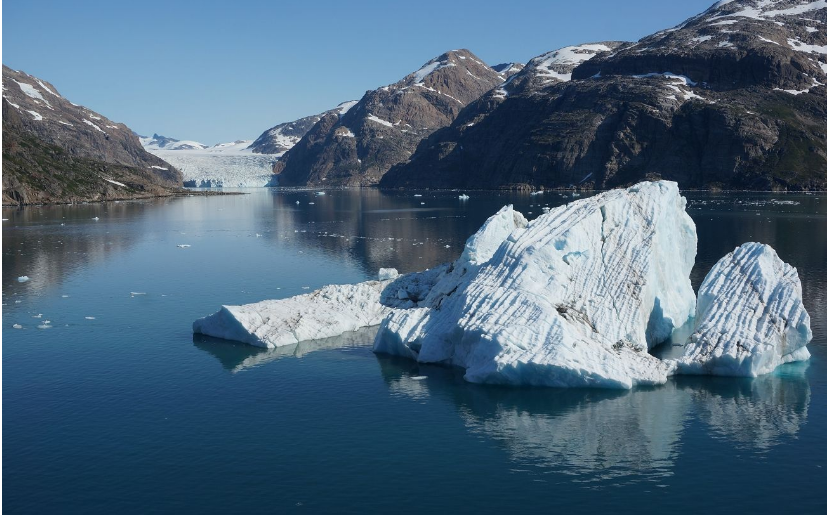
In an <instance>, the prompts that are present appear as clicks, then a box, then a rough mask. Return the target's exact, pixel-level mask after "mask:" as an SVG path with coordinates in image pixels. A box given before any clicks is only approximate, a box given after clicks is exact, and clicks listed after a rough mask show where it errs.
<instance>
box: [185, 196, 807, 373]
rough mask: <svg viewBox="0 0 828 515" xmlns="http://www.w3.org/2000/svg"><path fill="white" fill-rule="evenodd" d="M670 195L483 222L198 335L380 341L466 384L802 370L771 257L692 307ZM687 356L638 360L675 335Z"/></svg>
mask: <svg viewBox="0 0 828 515" xmlns="http://www.w3.org/2000/svg"><path fill="white" fill-rule="evenodd" d="M685 207H686V200H685V199H684V198H683V197H682V196H681V195H680V193H679V189H678V186H677V185H676V183H674V182H669V181H657V182H644V183H640V184H637V185H635V186H632V187H630V188H626V189H618V190H612V191H607V192H604V193H601V194H598V195H595V196H592V197H589V198H585V199H580V200H575V201H572V202H570V203H569V204H566V205H564V206H560V207H557V208H554V209H548V210H546V209H545V210H544V214H543V215H541V216H539V217H538V218H537V219H535V220H533V221H531V222H530V221H528V220H527V219H526V218H525V217H524V216H523V215H522V214H521V213H519V212H517V211H515V210H514V208H513V207H512V206H505V207H503V208H502V209H500V211H498V212H497V213H495V214H494V215H492V216H491V217H490V218H489V219H488V220H486V222H485V223H484V224H483V225H482V226H481V227H480V229H479V230H478V231H477V232H476V233H475V234H473V235H472V236H471V237H470V238H469V239H468V240H467V241H466V244H465V246H464V248H463V252H462V254H461V255H460V257H459V258H458V259H457V260H455V261H454V262H452V263H446V264H443V265H440V266H437V267H434V268H432V269H429V270H424V271H422V272H415V273H409V274H405V275H399V274H398V272H397V271H396V270H395V269H393V268H382V269H380V270H379V273H378V278H379V279H380V280H378V281H366V282H363V283H358V284H354V285H330V286H325V287H324V288H321V289H319V290H317V291H314V292H312V293H308V294H305V295H298V296H295V297H291V298H287V299H281V300H268V301H263V302H258V303H255V304H247V305H244V306H223V307H222V308H221V309H220V310H219V311H218V312H217V313H214V314H212V315H210V316H207V317H204V318H201V319H199V320H196V321H195V322H194V323H193V332H194V333H201V334H205V335H208V336H213V337H218V338H223V339H227V340H236V341H241V342H244V343H248V344H251V345H255V346H258V347H266V348H276V347H282V346H286V345H295V344H297V343H299V342H303V341H308V340H316V339H321V338H331V337H336V336H338V335H341V334H343V333H346V332H349V331H356V330H359V329H362V328H366V327H372V326H379V327H378V329H377V334H376V338H375V339H374V345H373V350H374V352H376V353H380V354H390V355H396V356H402V357H405V358H408V359H412V360H415V361H417V362H419V363H432V364H439V365H447V366H454V367H459V368H462V369H463V370H464V371H463V374H464V378H465V379H466V380H468V381H471V382H476V383H493V384H508V385H538V386H552V387H601V388H616V389H629V388H632V387H634V386H636V385H656V384H663V383H665V382H666V381H667V378H668V377H669V376H671V375H673V374H677V373H678V374H682V373H683V374H717V375H746V376H756V375H760V374H765V373H768V372H770V371H772V370H773V369H774V368H775V367H776V366H778V365H779V364H782V363H787V362H790V361H798V360H804V359H807V358H808V357H809V353H808V350H807V348H806V347H805V345H806V344H807V342H808V341H809V340H810V339H811V330H810V321H809V318H808V314H807V313H806V312H805V309H804V308H803V306H802V294H801V293H802V288H801V284H800V282H799V278H798V276H797V273H796V269H794V268H793V267H791V266H790V265H787V264H785V263H784V262H782V261H781V260H780V259H779V257H778V256H777V255H776V253H775V252H774V251H773V249H772V248H770V247H769V246H767V245H761V244H758V243H748V244H745V245H743V246H742V247H739V248H738V249H736V250H735V251H734V252H732V253H731V254H728V255H727V256H725V257H724V258H723V259H722V260H721V261H719V263H717V264H716V266H715V267H714V268H713V270H711V272H710V274H708V276H707V278H706V279H705V281H704V283H703V284H702V286H701V290H700V291H699V298H698V305H697V301H696V295H695V294H694V292H693V289H692V286H691V284H690V271H691V269H692V268H693V264H694V261H695V256H696V244H697V236H696V228H695V225H694V223H693V221H692V219H691V218H690V217H689V215H688V214H687V213H686V212H685ZM694 317H695V326H694V327H695V329H694V330H695V332H694V333H693V335H692V337H691V338H690V340H689V342H688V343H687V346H686V351H685V353H684V355H683V357H681V358H679V359H677V360H661V359H659V358H657V357H655V356H653V355H651V354H650V353H649V350H650V349H651V348H652V347H654V346H655V345H658V344H659V343H661V342H664V341H666V340H668V339H671V338H678V337H679V336H680V335H681V334H682V333H681V330H684V329H685V328H686V327H691V326H693V323H694Z"/></svg>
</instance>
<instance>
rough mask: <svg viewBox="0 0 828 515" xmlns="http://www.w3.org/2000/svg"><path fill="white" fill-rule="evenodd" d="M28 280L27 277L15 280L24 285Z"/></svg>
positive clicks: (22, 276) (23, 276)
mask: <svg viewBox="0 0 828 515" xmlns="http://www.w3.org/2000/svg"><path fill="white" fill-rule="evenodd" d="M28 280H29V276H28V275H21V276H20V277H18V278H17V282H19V283H25V282H26V281H28Z"/></svg>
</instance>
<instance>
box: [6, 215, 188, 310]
mask: <svg viewBox="0 0 828 515" xmlns="http://www.w3.org/2000/svg"><path fill="white" fill-rule="evenodd" d="M176 200H181V199H159V200H155V201H151V202H150V201H129V202H107V203H93V204H79V205H60V206H28V207H22V208H14V209H9V208H5V209H3V218H4V219H7V220H6V221H4V222H3V276H2V277H3V279H2V280H3V290H4V293H6V294H8V293H9V292H16V291H18V290H19V291H21V292H25V293H36V294H39V293H43V292H45V291H46V290H48V289H50V288H57V287H59V286H60V285H61V284H62V282H63V281H64V280H65V279H66V277H67V276H68V275H70V274H71V273H73V272H75V271H76V270H78V269H80V268H84V267H90V266H94V265H95V264H97V263H101V262H103V261H106V260H108V259H109V258H110V257H111V256H113V255H116V254H119V253H122V252H125V251H127V250H129V249H130V248H131V247H132V246H133V245H134V244H135V242H136V241H135V238H134V236H133V234H131V231H130V230H129V225H128V223H129V222H131V221H132V220H134V219H136V218H137V217H140V216H141V214H142V213H144V211H145V209H146V208H147V206H148V205H149V204H152V205H153V206H156V207H157V206H159V205H162V206H163V205H167V204H170V203H172V202H175V201H176ZM95 218H98V220H95ZM23 275H26V276H28V277H29V278H30V280H29V281H28V282H26V283H22V284H19V283H18V282H17V278H18V277H20V276H23Z"/></svg>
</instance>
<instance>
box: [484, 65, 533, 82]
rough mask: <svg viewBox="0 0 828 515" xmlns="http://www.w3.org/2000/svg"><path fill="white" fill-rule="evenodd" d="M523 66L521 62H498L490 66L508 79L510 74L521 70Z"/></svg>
mask: <svg viewBox="0 0 828 515" xmlns="http://www.w3.org/2000/svg"><path fill="white" fill-rule="evenodd" d="M525 66H526V65H525V64H521V63H500V64H496V65H494V66H492V70H494V71H496V72H497V73H499V74H501V75H503V77H504V78H506V79H508V78H509V77H511V76H512V75H514V74H516V73H517V72H519V71H520V70H522V69H523V68H524V67H525Z"/></svg>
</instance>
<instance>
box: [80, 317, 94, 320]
mask: <svg viewBox="0 0 828 515" xmlns="http://www.w3.org/2000/svg"><path fill="white" fill-rule="evenodd" d="M83 318H85V319H87V320H95V317H83Z"/></svg>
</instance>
